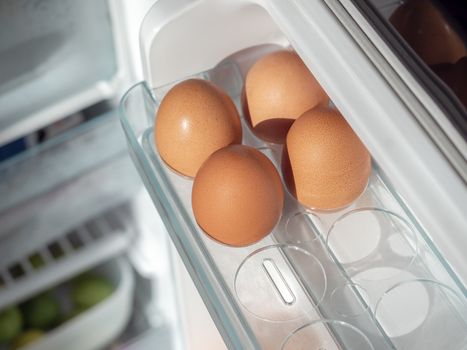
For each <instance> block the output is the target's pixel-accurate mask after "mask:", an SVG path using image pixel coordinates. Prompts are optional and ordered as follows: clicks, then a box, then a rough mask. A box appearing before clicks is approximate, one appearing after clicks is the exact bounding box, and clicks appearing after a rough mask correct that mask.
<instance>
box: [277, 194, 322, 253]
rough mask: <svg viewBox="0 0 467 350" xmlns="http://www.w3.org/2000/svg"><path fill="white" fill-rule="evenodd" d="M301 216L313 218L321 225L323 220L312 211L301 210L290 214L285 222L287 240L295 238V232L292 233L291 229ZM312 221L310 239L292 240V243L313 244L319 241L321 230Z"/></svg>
mask: <svg viewBox="0 0 467 350" xmlns="http://www.w3.org/2000/svg"><path fill="white" fill-rule="evenodd" d="M293 198H295V197H293ZM299 216H303V217H305V218H307V217H313V219H314V220H316V221H317V222H319V223H321V219H320V217H319V216H318V215H316V214H315V213H313V212H312V211H310V210H299V211H296V212H293V213H292V214H290V215H289V216H288V218H287V220H286V222H285V231H286V233H287V239H289V238H292V237H293V236H294V232H292V228H291V227H290V226H291V225H292V224H293V222H294V221H295V220H297V218H298V217H299ZM314 220H312V219H309V221H310V223H311V225H310V233H309V236H310V237H309V239H306V238H305V239H302V237H299V239H290V242H293V243H298V244H300V243H312V242H315V241H316V240H318V239H319V235H320V232H321V231H320V229H319V228H318V227H317V226H316V223H315V221H314Z"/></svg>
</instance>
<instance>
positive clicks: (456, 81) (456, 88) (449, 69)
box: [431, 57, 467, 108]
mask: <svg viewBox="0 0 467 350" xmlns="http://www.w3.org/2000/svg"><path fill="white" fill-rule="evenodd" d="M431 68H432V69H433V71H434V72H435V73H436V74H437V75H438V76H439V77H440V78H441V79H442V80H443V81H444V82H445V83H446V85H448V86H449V87H450V88H451V90H452V92H453V93H454V94H455V95H456V96H457V98H458V99H459V101H460V102H461V103H462V104H463V105H464V107H465V108H467V57H463V58H461V59H460V60H459V61H457V62H456V63H455V64H449V63H445V64H438V65H434V66H431Z"/></svg>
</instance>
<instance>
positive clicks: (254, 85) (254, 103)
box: [244, 50, 329, 143]
mask: <svg viewBox="0 0 467 350" xmlns="http://www.w3.org/2000/svg"><path fill="white" fill-rule="evenodd" d="M245 97H246V98H245V100H246V104H247V106H246V107H245V106H244V110H246V112H247V113H246V116H247V118H248V119H249V120H250V122H251V125H252V127H253V129H254V132H255V133H256V134H257V135H258V136H259V137H260V138H262V139H264V140H266V141H270V142H274V143H283V142H284V141H285V136H286V135H287V131H288V130H289V128H290V126H291V125H292V123H293V121H294V120H295V119H297V118H298V117H299V116H300V115H302V114H303V113H304V112H305V111H307V110H309V109H310V108H313V107H315V106H317V105H322V106H327V105H328V103H329V98H328V96H327V95H326V93H325V92H324V90H323V89H322V88H321V86H320V85H319V83H318V82H317V81H316V79H315V77H314V76H313V74H311V72H310V71H309V70H308V68H307V67H306V66H305V64H304V63H303V61H302V60H301V58H300V57H299V56H298V55H297V53H295V52H294V51H289V50H281V51H276V52H273V53H271V54H268V55H266V56H264V57H262V58H261V59H260V60H258V61H257V62H256V63H255V64H254V65H253V66H252V67H251V68H250V70H249V71H248V73H247V76H246V81H245Z"/></svg>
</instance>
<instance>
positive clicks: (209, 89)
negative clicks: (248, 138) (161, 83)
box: [154, 79, 242, 177]
mask: <svg viewBox="0 0 467 350" xmlns="http://www.w3.org/2000/svg"><path fill="white" fill-rule="evenodd" d="M154 138H155V143H156V147H157V150H158V152H159V154H160V156H161V158H162V159H163V160H164V161H165V162H166V163H167V164H168V165H169V166H170V167H171V168H173V169H174V170H176V171H177V172H179V173H181V174H183V175H187V176H190V177H194V176H195V175H196V172H197V171H198V169H199V167H200V166H201V164H202V163H203V162H204V161H205V160H206V159H207V158H208V157H209V156H210V155H211V154H212V153H213V152H215V151H216V150H218V149H220V148H222V147H225V146H227V145H230V144H235V143H241V141H242V127H241V122H240V117H239V115H238V111H237V109H236V108H235V105H234V103H233V102H232V100H231V98H230V97H229V96H228V95H227V94H226V93H225V92H224V91H222V90H221V89H220V88H218V87H217V86H215V85H214V84H212V83H210V82H208V81H206V80H201V79H189V80H185V81H183V82H181V83H178V84H177V85H175V86H174V87H172V89H170V90H169V92H167V94H166V95H165V96H164V98H163V99H162V102H161V104H160V107H159V109H158V111H157V115H156V120H155V126H154Z"/></svg>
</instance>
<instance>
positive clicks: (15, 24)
mask: <svg viewBox="0 0 467 350" xmlns="http://www.w3.org/2000/svg"><path fill="white" fill-rule="evenodd" d="M110 6H111V5H110V2H108V1H106V0H99V1H90V0H86V1H79V2H76V1H72V0H71V1H70V0H65V1H62V0H52V1H46V2H41V1H5V0H3V1H0V23H1V25H0V28H1V29H0V61H1V62H2V64H1V66H0V77H1V79H0V80H1V82H0V105H1V106H2V109H1V111H0V130H1V132H0V144H6V143H7V142H8V141H12V140H14V139H16V138H19V137H21V136H24V135H25V134H28V133H30V132H32V131H34V130H37V129H40V128H41V127H43V126H45V125H48V124H51V123H52V122H53V121H55V120H57V119H59V118H63V116H65V115H67V114H71V113H73V112H75V111H77V110H80V109H82V108H83V107H86V106H90V105H92V104H94V103H96V102H98V101H100V100H102V99H105V98H109V95H111V94H110V93H109V91H112V89H114V87H112V84H113V83H112V81H113V80H114V79H115V77H116V75H117V73H118V66H117V55H116V47H115V44H114V42H115V40H114V37H113V32H112V25H113V23H112V17H111V9H110Z"/></svg>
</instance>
